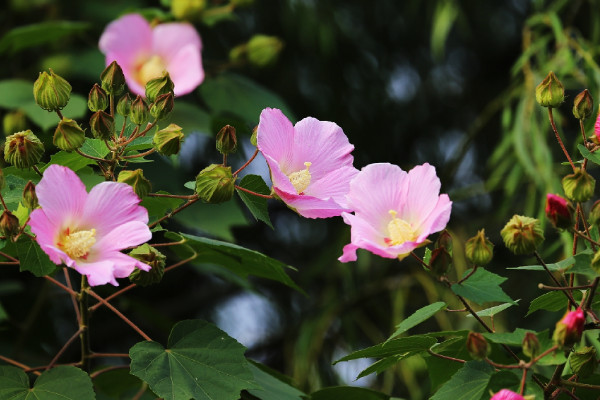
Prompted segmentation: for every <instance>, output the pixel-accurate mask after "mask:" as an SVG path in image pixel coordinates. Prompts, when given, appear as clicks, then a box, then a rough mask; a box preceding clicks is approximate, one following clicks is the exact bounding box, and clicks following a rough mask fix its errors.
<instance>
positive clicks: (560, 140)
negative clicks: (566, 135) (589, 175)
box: [548, 107, 576, 171]
mask: <svg viewBox="0 0 600 400" xmlns="http://www.w3.org/2000/svg"><path fill="white" fill-rule="evenodd" d="M548 118H550V125H552V130H553V131H554V134H555V135H556V140H557V141H558V144H559V145H560V148H561V149H562V151H563V153H565V156H566V157H567V160H569V164H571V168H573V171H575V170H576V168H575V164H573V160H571V156H570V155H569V152H568V151H567V149H566V148H565V145H564V144H563V141H562V139H561V138H560V135H559V134H558V130H557V129H556V124H555V123H554V116H553V115H552V107H548Z"/></svg>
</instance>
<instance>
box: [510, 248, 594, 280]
mask: <svg viewBox="0 0 600 400" xmlns="http://www.w3.org/2000/svg"><path fill="white" fill-rule="evenodd" d="M592 255H593V252H592V250H590V249H587V250H583V251H580V252H579V253H577V254H576V255H574V256H571V257H567V258H565V259H564V260H561V261H559V262H557V263H554V264H546V267H548V270H549V271H552V272H555V271H558V272H562V273H564V272H566V271H569V273H575V274H582V275H586V276H590V277H595V276H596V275H597V274H596V272H594V270H593V269H592V268H591V267H590V266H589V264H590V261H591V258H592ZM507 269H518V270H525V271H545V269H544V266H543V265H524V266H520V267H516V268H507Z"/></svg>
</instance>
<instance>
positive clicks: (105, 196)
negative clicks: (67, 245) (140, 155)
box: [82, 182, 148, 238]
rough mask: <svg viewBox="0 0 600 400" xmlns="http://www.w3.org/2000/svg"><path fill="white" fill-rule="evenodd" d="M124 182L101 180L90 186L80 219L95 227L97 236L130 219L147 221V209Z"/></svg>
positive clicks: (89, 226)
mask: <svg viewBox="0 0 600 400" xmlns="http://www.w3.org/2000/svg"><path fill="white" fill-rule="evenodd" d="M139 203H140V199H139V197H137V195H136V194H135V193H134V192H133V188H132V187H131V186H129V185H127V184H126V183H118V182H102V183H100V184H98V185H96V186H94V187H93V188H92V190H91V191H90V193H89V195H88V199H87V201H86V203H85V209H84V212H83V216H82V221H84V223H85V224H86V226H85V228H86V229H92V228H94V229H96V235H97V237H98V238H102V237H104V236H105V235H107V234H108V233H109V232H110V231H112V230H113V229H115V228H116V227H118V226H119V225H122V224H125V223H127V222H130V221H141V222H143V223H148V211H147V210H146V209H145V208H144V207H142V206H139V205H138V204H139Z"/></svg>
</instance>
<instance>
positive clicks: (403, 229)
mask: <svg viewBox="0 0 600 400" xmlns="http://www.w3.org/2000/svg"><path fill="white" fill-rule="evenodd" d="M389 213H390V215H391V216H392V220H391V221H390V222H389V223H388V226H387V230H388V234H389V236H390V237H389V238H386V240H385V242H386V243H387V244H388V246H396V245H399V244H402V243H404V242H412V241H414V240H415V239H416V238H417V237H418V236H419V235H418V234H417V232H415V230H414V228H413V227H412V226H411V225H410V224H409V223H408V222H406V221H405V220H403V219H400V218H397V217H396V215H397V214H398V213H397V212H396V211H394V210H390V211H389Z"/></svg>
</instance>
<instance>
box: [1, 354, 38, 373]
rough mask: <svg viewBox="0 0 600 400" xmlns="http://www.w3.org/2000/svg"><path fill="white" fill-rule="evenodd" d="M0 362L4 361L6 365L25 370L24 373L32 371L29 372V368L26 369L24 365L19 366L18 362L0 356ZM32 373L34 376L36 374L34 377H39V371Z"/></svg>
mask: <svg viewBox="0 0 600 400" xmlns="http://www.w3.org/2000/svg"><path fill="white" fill-rule="evenodd" d="M0 360H2V361H4V362H5V363H8V364H11V365H14V366H15V367H19V368H21V369H22V370H25V371H32V370H31V368H30V367H28V366H27V365H25V364H21V363H20V362H18V361H15V360H13V359H11V358H8V357H4V356H2V355H0ZM32 372H33V373H34V374H36V375H41V373H40V372H39V371H32Z"/></svg>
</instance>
